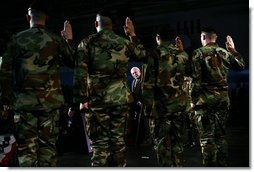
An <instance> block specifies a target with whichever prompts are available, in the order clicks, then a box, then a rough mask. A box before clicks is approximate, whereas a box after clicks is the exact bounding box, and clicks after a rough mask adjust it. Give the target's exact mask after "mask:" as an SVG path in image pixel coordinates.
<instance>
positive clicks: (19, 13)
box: [0, 0, 250, 109]
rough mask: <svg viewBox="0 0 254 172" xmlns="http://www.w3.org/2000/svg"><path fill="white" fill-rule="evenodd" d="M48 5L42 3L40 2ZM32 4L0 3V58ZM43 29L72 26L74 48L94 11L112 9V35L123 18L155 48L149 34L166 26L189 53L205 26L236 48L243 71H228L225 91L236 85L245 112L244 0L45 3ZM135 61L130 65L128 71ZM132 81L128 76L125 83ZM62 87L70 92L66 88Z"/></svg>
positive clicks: (26, 0)
mask: <svg viewBox="0 0 254 172" xmlns="http://www.w3.org/2000/svg"><path fill="white" fill-rule="evenodd" d="M45 1H48V0H45ZM31 2H32V0H22V1H21V0H9V1H1V5H0V55H2V52H3V50H4V48H5V43H6V41H7V40H8V38H9V37H10V35H12V34H13V33H15V32H18V31H21V30H24V29H27V28H29V24H28V22H27V21H26V18H25V15H26V13H27V8H28V6H29V4H30V3H31ZM48 7H49V12H50V18H49V21H48V26H47V27H48V29H49V30H51V31H53V32H56V33H60V31H61V30H62V28H63V22H64V21H65V20H66V19H68V20H69V21H70V22H71V24H72V27H73V33H74V41H75V42H76V43H77V44H78V43H79V41H80V40H81V39H83V38H84V37H86V36H88V35H90V34H92V33H95V32H96V30H95V28H94V20H95V15H96V12H97V11H98V10H100V9H101V8H104V7H110V8H113V9H115V14H116V15H115V21H116V24H115V27H114V29H115V31H116V32H117V33H118V34H120V35H122V36H125V35H124V32H123V27H122V26H123V25H124V21H125V18H126V17H127V16H129V17H130V18H131V19H132V20H133V22H134V25H135V28H136V34H137V35H138V37H139V38H140V39H141V41H142V43H143V44H144V45H145V47H146V48H147V49H149V50H151V49H152V48H153V47H155V46H156V43H155V34H156V30H157V28H158V27H159V26H160V25H165V24H166V25H170V26H171V27H173V28H175V30H176V32H177V34H178V35H180V37H181V38H182V40H183V42H184V45H185V49H186V51H187V53H188V54H189V55H191V53H192V51H193V50H194V49H196V48H198V47H200V46H201V43H200V29H201V27H202V26H207V25H211V26H213V27H214V28H215V29H216V30H217V32H218V43H219V45H221V46H222V47H225V38H226V36H227V35H231V36H232V38H233V40H234V42H235V45H236V49H237V50H238V51H239V52H240V53H241V54H242V56H243V57H244V58H245V62H246V70H244V71H242V72H230V73H229V77H228V82H229V86H230V89H229V91H230V93H231V91H232V90H234V89H236V88H237V86H238V87H241V89H242V90H243V92H244V95H245V96H246V97H244V98H243V100H244V106H245V107H244V108H247V109H249V51H250V50H249V43H250V40H249V36H250V34H249V28H250V27H249V13H250V11H249V2H248V1H247V0H216V1H211V0H117V1H113V0H50V1H48ZM133 65H139V64H137V63H135V62H134V63H133V62H132V63H130V65H129V69H130V68H131V67H132V66H133ZM62 74H63V75H62V76H63V77H62V78H63V85H64V86H67V87H68V86H71V84H72V70H71V69H68V68H65V67H64V68H62ZM131 80H132V77H131V75H130V73H129V72H128V81H129V83H130V82H131ZM68 89H71V88H70V87H68Z"/></svg>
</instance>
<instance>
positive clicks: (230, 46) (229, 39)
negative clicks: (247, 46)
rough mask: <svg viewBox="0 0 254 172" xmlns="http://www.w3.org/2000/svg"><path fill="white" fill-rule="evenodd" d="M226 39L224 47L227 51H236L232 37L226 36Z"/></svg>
mask: <svg viewBox="0 0 254 172" xmlns="http://www.w3.org/2000/svg"><path fill="white" fill-rule="evenodd" d="M226 39H227V41H226V48H227V50H228V51H229V52H231V53H232V54H233V53H237V51H236V49H235V44H234V41H233V39H232V37H231V36H229V35H228V36H227V38H226Z"/></svg>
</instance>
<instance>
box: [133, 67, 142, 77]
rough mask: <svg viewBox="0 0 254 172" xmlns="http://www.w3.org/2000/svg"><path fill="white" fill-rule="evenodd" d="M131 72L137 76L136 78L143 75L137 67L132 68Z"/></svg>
mask: <svg viewBox="0 0 254 172" xmlns="http://www.w3.org/2000/svg"><path fill="white" fill-rule="evenodd" d="M131 74H132V76H133V78H135V79H139V78H140V76H141V73H140V70H138V69H135V68H134V69H133V70H131Z"/></svg>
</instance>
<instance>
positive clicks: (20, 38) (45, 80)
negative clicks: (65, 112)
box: [0, 26, 74, 166]
mask: <svg viewBox="0 0 254 172" xmlns="http://www.w3.org/2000/svg"><path fill="white" fill-rule="evenodd" d="M72 54H73V50H72V48H71V46H69V45H68V44H67V43H66V42H65V41H64V40H63V39H62V38H61V37H60V36H57V35H55V34H52V33H49V32H48V31H46V30H45V28H44V27H43V26H34V27H32V28H30V29H27V30H25V31H22V32H19V33H17V34H14V35H13V36H12V38H11V40H10V42H9V43H8V46H7V50H6V52H5V53H4V55H3V59H2V60H3V61H2V67H1V73H0V74H1V77H0V81H1V82H0V83H1V89H2V96H1V103H2V104H3V103H4V104H7V105H10V109H12V110H14V111H15V112H16V113H21V112H22V113H21V117H20V121H19V123H18V127H20V130H18V132H21V131H22V134H23V136H24V137H25V138H26V139H27V141H26V142H24V143H22V144H19V141H22V140H19V138H17V142H18V144H19V146H20V148H21V149H19V150H22V151H21V152H20V153H21V154H20V157H19V160H20V162H19V164H20V166H33V165H35V166H37V165H38V166H40V165H41V166H55V165H56V163H55V160H53V159H52V157H51V156H55V154H56V149H55V147H54V144H55V142H54V140H55V139H56V135H52V134H51V135H49V136H46V135H47V134H48V131H46V130H42V128H43V129H44V128H45V125H47V126H50V125H53V124H51V122H52V120H51V118H57V113H54V114H51V113H47V112H51V111H52V110H55V109H59V108H60V107H61V106H62V105H63V103H64V97H63V94H62V91H61V85H60V66H61V65H62V64H65V65H67V66H70V67H73V66H74V59H73V56H72ZM34 111H43V112H44V113H40V114H35V115H31V114H30V113H32V112H34ZM29 114H30V115H29ZM40 115H43V116H40ZM41 117H44V118H45V120H44V121H40V120H39V119H40V118H41ZM27 118H29V121H27ZM37 122H38V123H37ZM37 124H38V125H37ZM40 124H41V125H42V126H40ZM41 127H42V128H41ZM53 129H55V128H50V130H53ZM43 132H46V133H43ZM50 132H54V131H50ZM28 133H34V135H30V134H29V135H26V134H28ZM20 136H21V135H20ZM49 137H50V138H49ZM51 137H52V138H51ZM20 139H24V138H20ZM38 140H40V142H42V143H43V144H41V143H40V142H39V143H38ZM51 140H53V141H51ZM23 144H26V145H23ZM51 144H52V145H51ZM31 145H32V148H31ZM42 145H43V147H42V148H41V146H42ZM22 148H31V150H30V149H24V150H23V149H22ZM44 154H47V155H44ZM47 156H49V157H47ZM42 157H43V158H42ZM40 161H42V162H40ZM46 161H47V162H46Z"/></svg>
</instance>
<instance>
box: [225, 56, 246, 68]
mask: <svg viewBox="0 0 254 172" xmlns="http://www.w3.org/2000/svg"><path fill="white" fill-rule="evenodd" d="M229 59H230V66H231V69H232V70H243V69H244V67H245V63H244V60H243V58H242V56H241V55H240V54H239V53H235V54H231V53H230V55H229Z"/></svg>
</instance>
